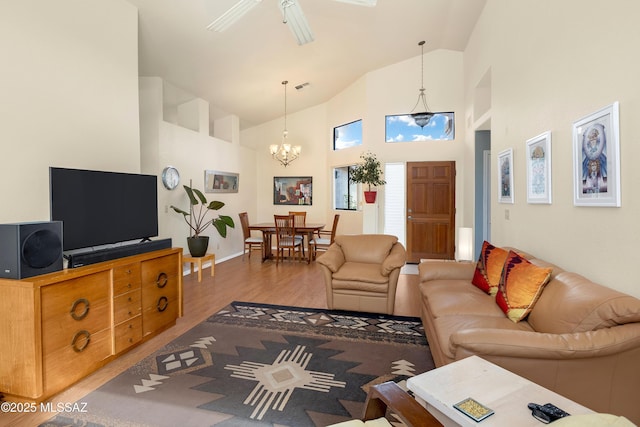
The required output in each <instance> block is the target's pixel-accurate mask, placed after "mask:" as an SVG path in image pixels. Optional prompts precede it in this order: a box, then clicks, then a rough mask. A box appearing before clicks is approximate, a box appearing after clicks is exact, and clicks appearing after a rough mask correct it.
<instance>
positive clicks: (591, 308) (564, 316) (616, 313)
mask: <svg viewBox="0 0 640 427" xmlns="http://www.w3.org/2000/svg"><path fill="white" fill-rule="evenodd" d="M528 322H529V323H530V324H531V326H532V327H533V328H534V329H535V330H536V331H539V332H547V333H555V334H563V333H573V332H587V331H595V330H598V329H602V328H609V327H612V326H615V325H622V324H625V323H633V322H640V300H639V299H637V298H634V297H632V296H630V295H627V294H624V293H622V292H618V291H615V290H613V289H610V288H607V287H605V286H602V285H599V284H597V283H594V282H592V281H591V280H589V279H586V278H585V277H583V276H581V275H579V274H577V273H573V272H566V271H565V272H562V273H559V274H558V275H556V276H555V277H554V278H553V279H552V280H551V281H550V282H549V284H548V285H547V286H546V287H545V290H544V292H543V293H542V295H541V296H540V299H539V300H538V302H537V303H536V305H535V307H534V308H533V310H532V311H531V314H529V318H528Z"/></svg>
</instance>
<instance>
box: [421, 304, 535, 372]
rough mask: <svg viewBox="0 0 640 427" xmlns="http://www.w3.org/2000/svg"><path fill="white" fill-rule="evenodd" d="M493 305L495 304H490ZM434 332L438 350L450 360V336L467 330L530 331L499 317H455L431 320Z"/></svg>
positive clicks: (451, 357)
mask: <svg viewBox="0 0 640 427" xmlns="http://www.w3.org/2000/svg"><path fill="white" fill-rule="evenodd" d="M492 305H495V304H492ZM433 325H434V330H435V331H436V333H437V334H438V336H437V338H436V339H437V340H438V341H439V344H440V348H441V349H442V351H443V352H444V353H445V356H446V357H447V358H449V359H450V360H453V359H455V354H454V352H455V348H454V347H453V346H452V345H451V340H450V338H451V336H452V335H454V334H455V333H456V332H458V331H462V330H467V329H500V330H512V331H531V330H532V329H531V327H530V326H529V324H528V323H527V322H518V323H514V322H512V321H510V320H509V319H507V318H506V317H505V316H504V315H501V316H499V317H498V316H478V315H463V314H460V315H456V316H442V317H438V318H437V319H433Z"/></svg>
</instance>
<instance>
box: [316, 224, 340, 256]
mask: <svg viewBox="0 0 640 427" xmlns="http://www.w3.org/2000/svg"><path fill="white" fill-rule="evenodd" d="M339 220H340V214H335V215H334V216H333V226H332V227H331V230H318V237H314V238H313V239H312V240H311V241H310V242H309V251H310V252H311V253H310V254H309V262H311V259H312V258H313V259H314V260H315V259H316V256H317V254H318V249H320V250H323V251H326V250H327V249H329V246H331V245H332V244H333V241H334V240H335V238H336V230H337V229H338V221H339Z"/></svg>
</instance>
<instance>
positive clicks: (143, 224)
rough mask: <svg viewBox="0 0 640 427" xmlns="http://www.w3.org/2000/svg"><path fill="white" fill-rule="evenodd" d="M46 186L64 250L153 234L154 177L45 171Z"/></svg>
mask: <svg viewBox="0 0 640 427" xmlns="http://www.w3.org/2000/svg"><path fill="white" fill-rule="evenodd" d="M49 185H50V196H51V200H50V202H51V220H52V221H62V230H63V247H64V250H65V251H69V250H72V249H79V248H89V247H92V246H99V245H106V244H110V243H119V242H126V241H129V240H135V239H141V240H142V239H147V238H150V237H154V236H157V235H158V187H157V177H156V176H155V175H141V174H129V173H119V172H104V171H93V170H83V169H66V168H57V167H50V168H49Z"/></svg>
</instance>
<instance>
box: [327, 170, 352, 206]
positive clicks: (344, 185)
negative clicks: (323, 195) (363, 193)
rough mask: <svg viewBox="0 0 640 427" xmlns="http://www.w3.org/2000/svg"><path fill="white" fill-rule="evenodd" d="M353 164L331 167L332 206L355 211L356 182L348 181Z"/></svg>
mask: <svg viewBox="0 0 640 427" xmlns="http://www.w3.org/2000/svg"><path fill="white" fill-rule="evenodd" d="M351 168H353V166H343V167H340V168H334V169H333V197H334V198H333V208H334V209H336V210H338V209H340V210H349V211H355V210H356V209H357V208H358V184H356V183H353V182H350V181H349V173H350V172H351Z"/></svg>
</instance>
